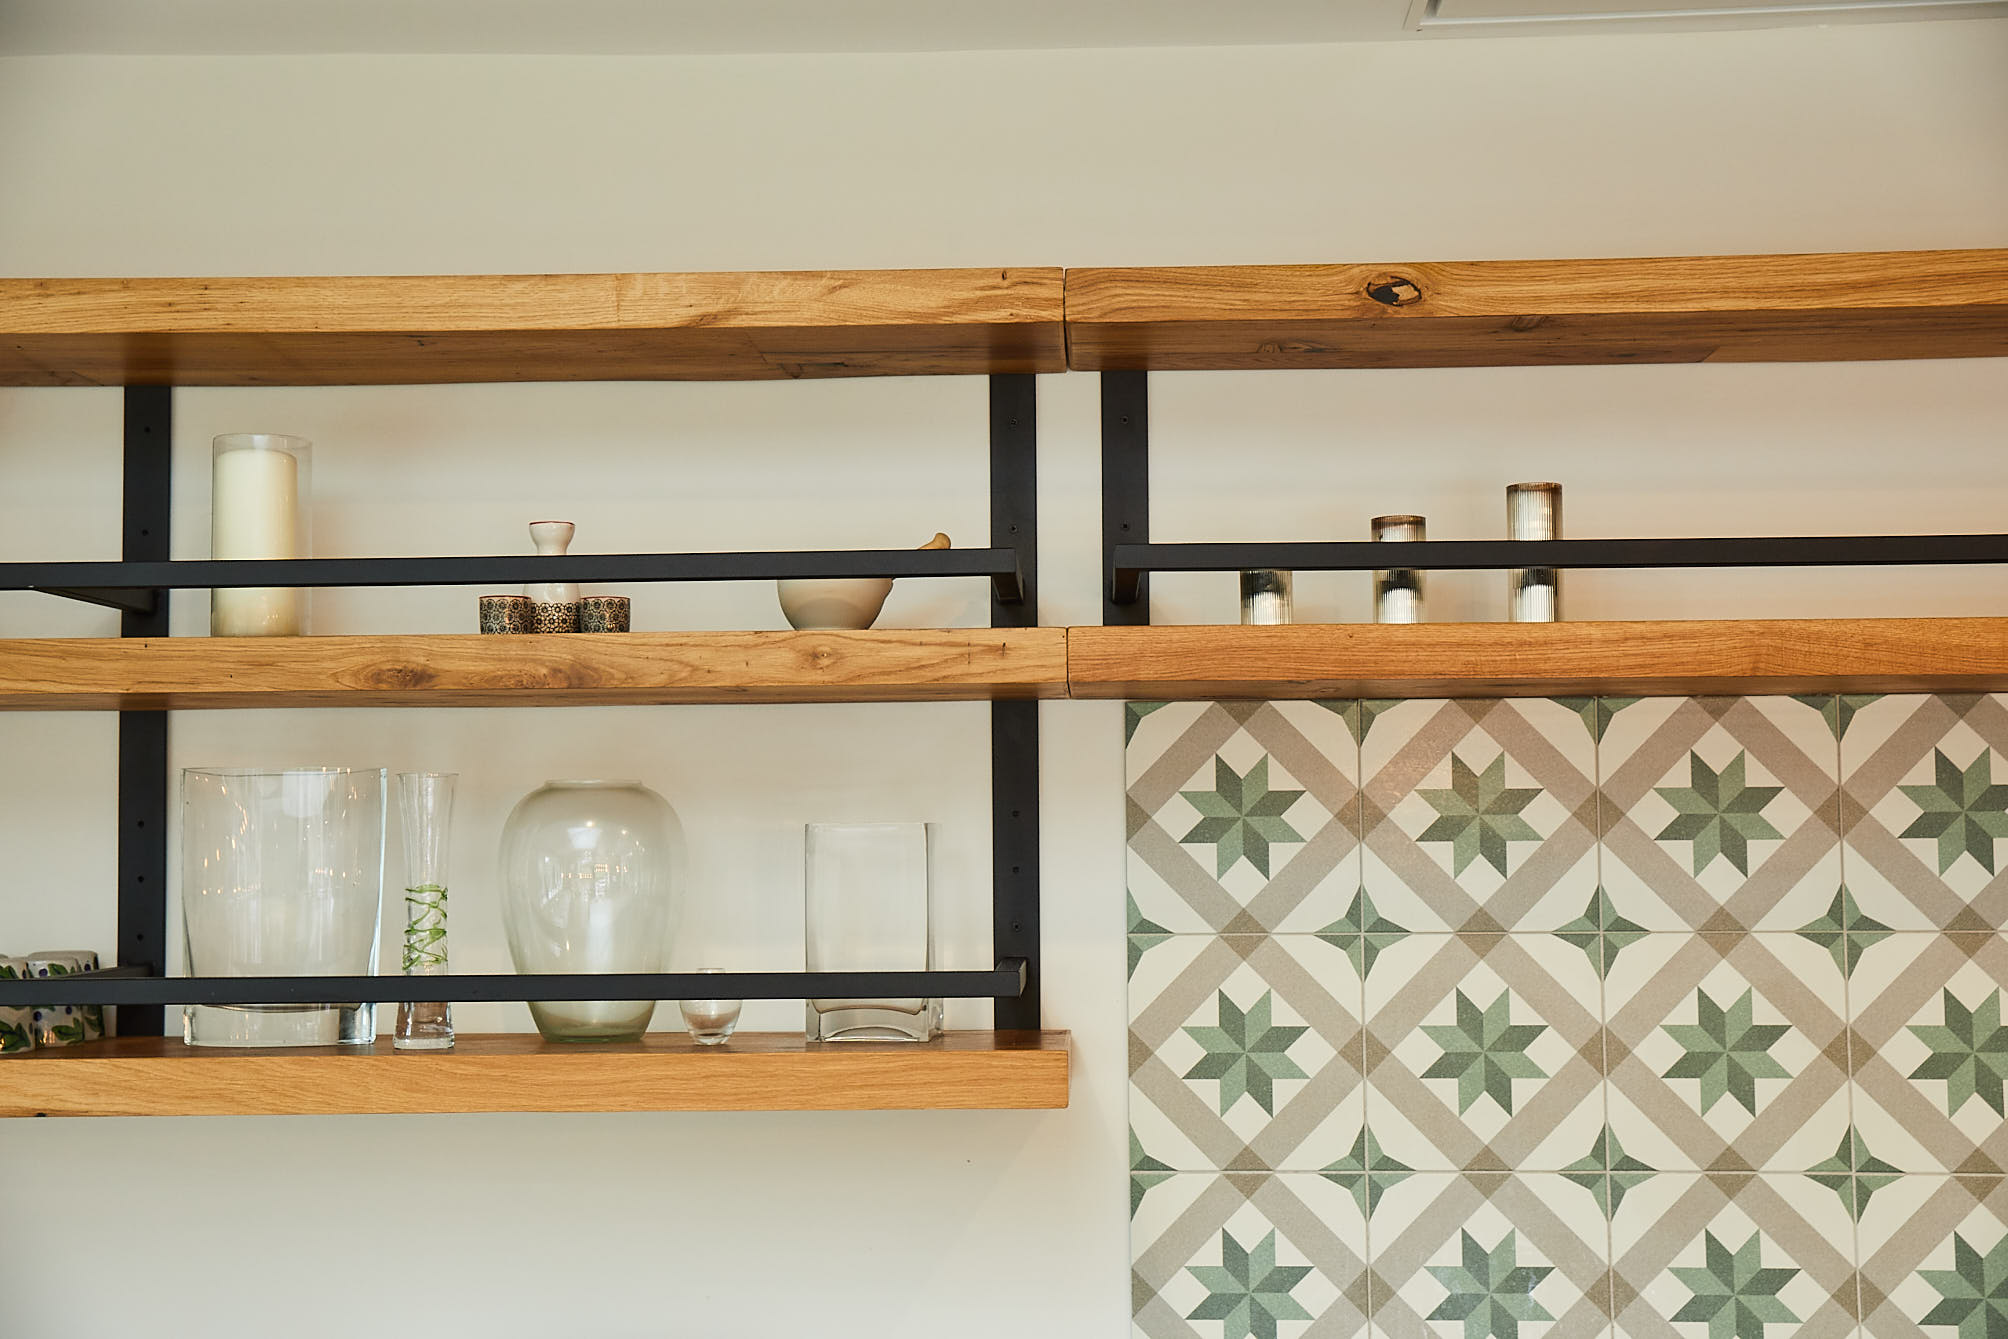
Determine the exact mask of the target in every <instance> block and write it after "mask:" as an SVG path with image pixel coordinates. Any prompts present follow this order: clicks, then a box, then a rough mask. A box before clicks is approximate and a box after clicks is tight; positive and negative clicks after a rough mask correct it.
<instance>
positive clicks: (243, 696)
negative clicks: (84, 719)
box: [0, 628, 1067, 711]
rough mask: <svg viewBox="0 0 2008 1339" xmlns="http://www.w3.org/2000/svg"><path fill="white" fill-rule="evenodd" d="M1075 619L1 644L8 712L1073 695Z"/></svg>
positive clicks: (1, 698)
mask: <svg viewBox="0 0 2008 1339" xmlns="http://www.w3.org/2000/svg"><path fill="white" fill-rule="evenodd" d="M1066 644H1067V634H1066V630H1065V629H1064V628H970V629H948V630H942V629H926V630H911V631H908V630H899V629H883V630H875V631H869V632H634V633H566V634H559V635H554V636H517V637H495V636H486V637H484V636H480V635H478V634H467V635H428V636H407V637H162V638H128V639H118V638H42V639H34V640H19V641H0V709H13V710H29V711H79V710H116V709H120V708H124V709H128V710H133V709H137V710H157V709H162V708H167V709H175V710H185V709H191V708H206V707H514V706H625V705H634V704H649V703H665V702H922V701H944V700H967V699H986V698H1037V697H1064V696H1066V683H1067V663H1066Z"/></svg>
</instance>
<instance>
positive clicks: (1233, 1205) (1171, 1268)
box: [1130, 1176, 1247, 1339]
mask: <svg viewBox="0 0 2008 1339" xmlns="http://www.w3.org/2000/svg"><path fill="white" fill-rule="evenodd" d="M1246 1202H1247V1196H1246V1195H1244V1194H1243V1193H1242V1191H1241V1189H1240V1187H1239V1186H1237V1185H1236V1184H1235V1182H1234V1181H1231V1180H1229V1179H1228V1178H1227V1177H1225V1176H1213V1177H1209V1178H1208V1183H1207V1186H1206V1188H1205V1189H1204V1190H1202V1191H1200V1192H1199V1195H1198V1196H1197V1197H1196V1198H1195V1199H1194V1200H1193V1201H1192V1203H1191V1204H1189V1205H1187V1206H1186V1207H1185V1211H1184V1212H1183V1213H1181V1214H1179V1215H1178V1217H1177V1218H1175V1219H1173V1220H1172V1221H1171V1223H1170V1224H1169V1225H1167V1226H1166V1227H1165V1229H1164V1230H1163V1231H1162V1232H1160V1233H1158V1235H1157V1238H1156V1240H1154V1241H1152V1242H1151V1243H1150V1244H1149V1245H1147V1246H1144V1247H1143V1248H1142V1249H1141V1250H1138V1249H1137V1243H1135V1242H1134V1241H1133V1242H1132V1243H1131V1246H1130V1250H1131V1255H1130V1275H1131V1280H1132V1289H1133V1293H1134V1292H1142V1291H1143V1290H1144V1289H1148V1290H1149V1297H1148V1300H1146V1301H1145V1302H1144V1303H1143V1305H1142V1306H1137V1307H1135V1309H1134V1312H1133V1314H1134V1316H1135V1318H1136V1319H1137V1321H1138V1323H1139V1324H1140V1325H1141V1324H1143V1322H1144V1321H1145V1320H1146V1318H1148V1319H1149V1321H1150V1322H1151V1327H1150V1328H1149V1329H1148V1330H1147V1333H1149V1334H1150V1335H1152V1336H1153V1339H1156V1336H1161V1335H1170V1336H1183V1335H1192V1336H1194V1339H1197V1335H1198V1331H1197V1330H1195V1329H1193V1327H1192V1326H1191V1325H1190V1324H1188V1323H1187V1322H1186V1320H1185V1318H1184V1317H1183V1316H1181V1315H1179V1314H1178V1312H1177V1311H1175V1310H1173V1309H1172V1307H1171V1306H1170V1305H1169V1304H1168V1303H1166V1302H1165V1301H1164V1299H1163V1297H1162V1292H1163V1289H1164V1286H1165V1285H1166V1284H1167V1283H1170V1282H1172V1281H1173V1280H1175V1279H1177V1278H1178V1277H1179V1276H1180V1274H1181V1273H1182V1272H1183V1271H1184V1269H1185V1267H1186V1265H1187V1264H1188V1263H1189V1262H1190V1261H1191V1260H1192V1259H1193V1258H1194V1257H1195V1256H1198V1255H1200V1254H1201V1253H1202V1252H1204V1251H1206V1250H1207V1248H1209V1247H1210V1246H1212V1245H1213V1244H1214V1242H1215V1241H1216V1240H1217V1239H1218V1238H1219V1234H1220V1230H1221V1228H1222V1227H1223V1226H1225V1225H1226V1223H1227V1220H1228V1219H1230V1218H1232V1217H1233V1216H1234V1214H1235V1212H1236V1211H1237V1210H1239V1209H1240V1208H1241V1206H1242V1205H1243V1204H1244V1203H1246ZM1132 1230H1134V1229H1132ZM1133 1300H1134V1298H1133Z"/></svg>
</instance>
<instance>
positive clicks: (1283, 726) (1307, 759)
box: [1244, 702, 1360, 824]
mask: <svg viewBox="0 0 2008 1339" xmlns="http://www.w3.org/2000/svg"><path fill="white" fill-rule="evenodd" d="M1261 708H1262V709H1261V710H1260V711H1258V712H1256V713H1255V714H1254V715H1252V716H1250V717H1249V718H1248V723H1247V725H1246V726H1245V727H1244V728H1245V729H1246V730H1247V732H1248V735H1249V737H1250V738H1251V739H1253V740H1254V741H1255V742H1256V743H1257V744H1260V745H1261V746H1262V748H1263V749H1264V750H1265V751H1266V752H1267V753H1268V754H1269V756H1270V757H1272V758H1274V759H1275V760H1276V761H1277V762H1279V763H1281V764H1282V765H1283V770H1284V771H1286V772H1288V773H1289V774H1290V775H1291V776H1292V777H1295V778H1296V783H1297V785H1299V786H1301V787H1303V788H1304V789H1305V790H1307V791H1309V792H1310V793H1311V798H1312V799H1314V800H1316V801H1317V802H1318V803H1319V804H1322V805H1324V806H1325V808H1326V809H1327V810H1329V811H1331V812H1332V813H1333V814H1335V815H1340V816H1343V815H1344V814H1345V813H1346V811H1347V809H1348V808H1352V809H1355V810H1357V808H1358V804H1359V794H1360V788H1359V785H1358V783H1357V782H1355V781H1354V780H1353V778H1352V777H1350V776H1347V775H1346V773H1345V771H1344V770H1343V769H1342V767H1341V766H1340V764H1339V763H1338V762H1335V761H1333V760H1332V759H1330V758H1328V757H1326V756H1325V753H1324V750H1322V749H1320V748H1319V747H1318V746H1317V745H1316V744H1313V743H1312V742H1311V741H1310V740H1308V739H1306V738H1304V735H1303V732H1302V731H1300V730H1298V729H1297V727H1296V726H1295V725H1292V724H1291V723H1290V718H1289V717H1287V716H1285V715H1284V714H1283V713H1282V712H1280V711H1277V710H1276V708H1275V706H1274V704H1272V703H1268V702H1264V703H1262V704H1261ZM1352 762H1353V767H1354V770H1356V771H1357V770H1358V767H1359V761H1358V758H1357V757H1355V758H1353V759H1352ZM1358 821H1359V820H1358V817H1357V813H1355V816H1354V818H1353V823H1354V824H1357V823H1358Z"/></svg>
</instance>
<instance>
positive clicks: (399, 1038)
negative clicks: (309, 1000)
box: [391, 772, 460, 1051]
mask: <svg viewBox="0 0 2008 1339" xmlns="http://www.w3.org/2000/svg"><path fill="white" fill-rule="evenodd" d="M459 779H460V778H459V777H458V775H457V774H455V773H452V772H399V773H398V774H397V811H398V816H399V817H400V818H401V819H402V820H403V821H404V885H405V886H404V916H405V921H404V954H403V967H404V974H405V975H406V976H445V975H446V855H447V844H448V843H447V839H448V837H449V835H450V834H451V832H452V830H453V783H454V782H455V781H458V780H459ZM391 1045H392V1046H393V1047H395V1048H396V1049H398V1050H400V1051H444V1050H447V1049H449V1048H451V1047H452V1045H453V1006H452V1005H451V1004H450V1003H447V1002H446V1001H444V1000H441V1001H437V1002H429V1001H428V1002H419V1003H414V1002H412V1001H409V1000H407V1001H405V1002H403V1003H401V1004H399V1005H398V1006H397V1030H396V1031H395V1032H393V1033H392V1034H391Z"/></svg>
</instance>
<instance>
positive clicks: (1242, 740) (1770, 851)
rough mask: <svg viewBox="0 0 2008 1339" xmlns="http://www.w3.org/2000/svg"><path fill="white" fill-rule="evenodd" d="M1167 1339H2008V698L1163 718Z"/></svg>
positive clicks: (1160, 925) (1146, 838)
mask: <svg viewBox="0 0 2008 1339" xmlns="http://www.w3.org/2000/svg"><path fill="white" fill-rule="evenodd" d="M1124 730H1125V734H1126V746H1127V759H1128V767H1127V778H1128V792H1129V794H1128V801H1129V802H1128V842H1129V904H1128V905H1129V999H1130V1131H1131V1134H1130V1216H1131V1225H1130V1242H1131V1249H1130V1259H1131V1283H1132V1292H1133V1299H1134V1308H1133V1310H1134V1317H1135V1330H1136V1333H1137V1334H1139V1335H1146V1336H1151V1339H1172V1337H1173V1336H1178V1337H1179V1339H1190V1337H1191V1336H1203V1337H1204V1339H1244V1336H1253V1337H1254V1339H1277V1337H1278V1336H1297V1335H1304V1336H1341V1337H1345V1336H1354V1335H1362V1336H1365V1335H1371V1336H1373V1339H1578V1337H1582V1339H1590V1337H1592V1336H1594V1337H1597V1339H1605V1337H1613V1339H1614V1337H1615V1336H1624V1337H1625V1339H1634V1337H1635V1339H1788V1337H1790V1339H1799V1337H1801V1336H1803V1339H1822V1337H1824V1336H1847V1337H1848V1339H1857V1337H1858V1336H1859V1337H1860V1339H1900V1337H1901V1339H1926V1337H1931V1339H2008V1175H2004V1173H2008V1109H2004V1101H2008V1098H2004V1092H2008V1027H2004V1025H2003V1020H2002V995H2003V992H2004V989H2008V938H2004V936H2003V934H2002V926H2003V924H2004V919H2008V696H1972V695H1965V696H1938V697H1923V696H1916V697H1912V696H1886V697H1876V696H1858V695H1844V696H1816V697H1774V698H1649V699H1635V698H1616V697H1606V698H1560V699H1554V700H1544V699H1515V700H1502V701H1476V700H1472V701H1421V700H1416V701H1400V702H1383V701H1365V702H1356V701H1347V702H1180V703H1169V704H1160V703H1146V702H1136V703H1130V704H1128V706H1127V707H1126V709H1125V716H1124Z"/></svg>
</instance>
